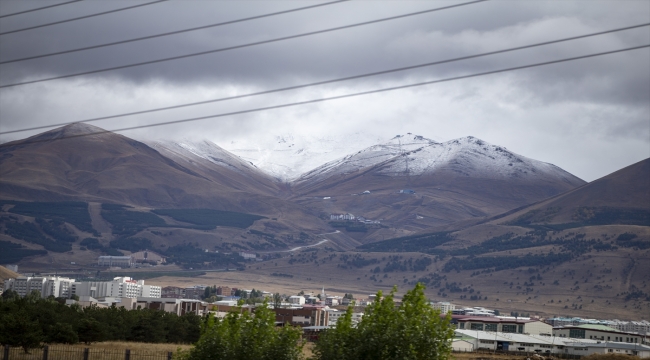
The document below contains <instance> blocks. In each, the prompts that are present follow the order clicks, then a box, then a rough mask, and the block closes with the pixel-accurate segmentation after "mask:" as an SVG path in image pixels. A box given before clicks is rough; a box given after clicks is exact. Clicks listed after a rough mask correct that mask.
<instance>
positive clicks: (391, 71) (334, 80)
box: [0, 23, 650, 135]
mask: <svg viewBox="0 0 650 360" xmlns="http://www.w3.org/2000/svg"><path fill="white" fill-rule="evenodd" d="M644 26H650V23H646V24H640V25H633V26H626V27H622V28H617V29H611V30H605V31H599V32H595V33H591V34H585V35H578V36H572V37H568V38H562V39H556V40H550V41H544V42H541V43H535V44H529V45H523V46H517V47H513V48H508V49H501V50H495V51H490V52H486V53H480V54H474V55H467V56H462V57H458V58H452V59H446V60H439V61H434V62H429V63H424V64H418V65H411V66H405V67H400V68H396V69H389V70H382V71H376V72H371V73H366V74H360V75H353V76H347V77H343V78H337V79H330V80H324V81H318V82H313V83H309V84H301V85H294V86H288V87H283V88H278V89H271V90H264V91H259V92H254V93H248V94H241V95H234V96H228V97H223V98H217V99H211V100H204V101H197V102H193V103H187V104H179V105H172V106H165V107H162V108H155V109H148V110H140V111H134V112H129V113H122V114H116V115H109V116H102V117H96V118H90V119H85V120H77V121H69V122H64V123H58V124H52V125H44V126H35V127H31V128H24V129H20V130H10V131H4V132H0V135H5V134H11V133H17V132H24V131H30V130H39V129H45V128H51V127H55V126H63V125H69V124H73V123H77V122H83V123H89V122H94V121H100V120H107V119H114V118H118V117H125V116H132V115H140V114H146V113H152V112H157V111H164V110H172V109H178V108H183V107H189V106H196V105H204V104H209V103H215V102H221V101H227V100H234V99H241V98H245V97H251V96H257V95H266V94H271V93H276V92H281V91H288V90H296V89H301V88H306V87H311V86H318V85H324V84H331V83H335V82H340V81H346V80H353V79H359V78H364V77H370V76H376V75H383V74H389V73H393V72H398V71H404V70H412V69H416V68H422V67H427V66H433V65H439V64H446V63H451V62H456V61H461V60H468V59H475V58H479V57H484V56H489V55H495V54H502V53H506V52H511V51H517V50H523V49H529V48H533V47H538V46H544V45H550V44H556V43H560V42H566V41H571V40H577V39H583V38H587V37H593V36H598V35H604V34H609V33H613V32H618V31H624V30H630V29H636V28H640V27H644Z"/></svg>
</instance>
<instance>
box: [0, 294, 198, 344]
mask: <svg viewBox="0 0 650 360" xmlns="http://www.w3.org/2000/svg"><path fill="white" fill-rule="evenodd" d="M200 324H201V318H200V317H199V316H197V315H195V314H194V313H188V314H185V315H182V316H178V315H176V314H175V313H168V312H165V311H160V310H155V309H136V310H127V309H124V308H118V307H115V306H113V307H109V308H100V307H96V306H91V307H86V308H82V307H80V306H79V305H76V304H75V305H71V306H67V305H65V299H63V298H54V297H53V296H51V297H49V298H47V299H43V298H41V295H40V293H39V292H38V291H33V292H32V293H30V294H28V295H27V296H25V297H20V296H19V295H18V294H17V293H16V292H14V291H12V290H8V291H6V292H4V293H3V294H2V296H1V297H0V344H3V345H11V346H19V347H22V348H24V349H25V351H27V350H28V349H30V348H35V347H39V346H40V345H41V344H42V343H46V344H55V343H59V344H75V343H79V342H83V343H92V342H101V341H136V342H147V343H194V342H196V341H197V340H198V339H199V336H200Z"/></svg>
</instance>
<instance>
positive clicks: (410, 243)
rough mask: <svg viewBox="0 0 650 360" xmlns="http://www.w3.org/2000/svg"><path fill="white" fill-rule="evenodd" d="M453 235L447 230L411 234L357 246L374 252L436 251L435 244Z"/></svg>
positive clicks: (448, 240)
mask: <svg viewBox="0 0 650 360" xmlns="http://www.w3.org/2000/svg"><path fill="white" fill-rule="evenodd" d="M453 240H454V237H453V236H452V235H451V234H450V233H448V232H438V233H433V234H422V235H411V236H404V237H399V238H395V239H389V240H384V241H378V242H374V243H370V244H365V245H361V246H359V249H361V250H365V251H376V252H416V251H418V252H423V253H437V251H436V250H435V249H434V248H435V247H436V246H439V245H442V244H445V243H447V242H450V241H453Z"/></svg>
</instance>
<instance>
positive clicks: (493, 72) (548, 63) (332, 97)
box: [0, 44, 650, 148]
mask: <svg viewBox="0 0 650 360" xmlns="http://www.w3.org/2000/svg"><path fill="white" fill-rule="evenodd" d="M648 47H650V44H647V45H640V46H634V47H629V48H625V49H619V50H611V51H605V52H599V53H593V54H588V55H582V56H575V57H570V58H564V59H560V60H551V61H545V62H541V63H535V64H528V65H522V66H515V67H509V68H505V69H499V70H490V71H485V72H481V73H475V74H469V75H460V76H454V77H450V78H445V79H438V80H431V81H424V82H419V83H414V84H407V85H399V86H392V87H387V88H383V89H375V90H368V91H363V92H358V93H352V94H345V95H337V96H331V97H326V98H320V99H312V100H306V101H300V102H294V103H288V104H280V105H272V106H265V107H260V108H254V109H248V110H239V111H233V112H228V113H221V114H214V115H207V116H199V117H194V118H188V119H180V120H172V121H166V122H159V123H154V124H147V125H137V126H130V127H124V128H119V129H113V130H102V131H96V132H93V133H86V134H79V135H71V136H68V137H64V138H57V139H40V140H32V141H21V145H24V144H30V143H40V142H48V141H53V140H64V139H70V138H77V137H82V136H91V135H100V134H105V133H111V132H117V131H127V130H136V129H143V128H148V127H156V126H165V125H172V124H180V123H186V122H191V121H198V120H206V119H213V118H219V117H225V116H232V115H241V114H248V113H254V112H260V111H266V110H273V109H281V108H288V107H294V106H300V105H307V104H314V103H319V102H325V101H331V100H339V99H345V98H350V97H356V96H362V95H370V94H376V93H381V92H388V91H394V90H401V89H408V88H413V87H418V86H424V85H432V84H437V83H442V82H449V81H454V80H462V79H469V78H475V77H480V76H486V75H492V74H498V73H504V72H508V71H515V70H521V69H528V68H533V67H539V66H545V65H551V64H558V63H563V62H568V61H574V60H581V59H587V58H592V57H597V56H603V55H610V54H616V53H621V52H625V51H631V50H638V49H643V48H648ZM8 146H12V144H11V143H5V144H0V148H2V147H8Z"/></svg>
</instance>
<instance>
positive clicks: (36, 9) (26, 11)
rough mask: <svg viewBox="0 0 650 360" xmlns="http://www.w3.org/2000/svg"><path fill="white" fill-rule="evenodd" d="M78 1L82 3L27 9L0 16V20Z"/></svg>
mask: <svg viewBox="0 0 650 360" xmlns="http://www.w3.org/2000/svg"><path fill="white" fill-rule="evenodd" d="M79 1H83V0H72V1H66V2H62V3H58V4H54V5H49V6H43V7H39V8H35V9H29V10H25V11H19V12H15V13H11V14H5V15H0V19H1V18H6V17H9V16H14V15H20V14H25V13H30V12H32V11H38V10H43V9H49V8H53V7H56V6H61V5H67V4H71V3H75V2H79Z"/></svg>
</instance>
